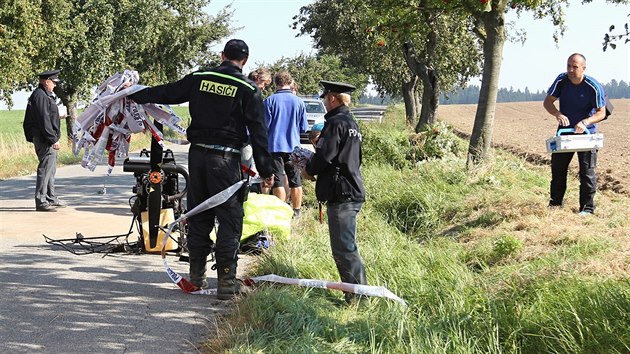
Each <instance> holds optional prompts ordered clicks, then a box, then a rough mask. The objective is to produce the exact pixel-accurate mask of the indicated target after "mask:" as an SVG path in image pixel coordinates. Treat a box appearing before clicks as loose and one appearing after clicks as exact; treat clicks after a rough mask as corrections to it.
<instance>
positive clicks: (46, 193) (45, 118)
mask: <svg viewBox="0 0 630 354" xmlns="http://www.w3.org/2000/svg"><path fill="white" fill-rule="evenodd" d="M58 82H59V70H49V71H45V72H43V73H41V74H39V86H37V88H36V89H35V91H33V93H32V94H31V96H30V97H29V98H28V104H27V106H26V113H25V115H24V124H23V127H24V135H25V137H26V141H29V142H32V143H33V144H34V145H35V153H36V154H37V158H38V159H39V165H37V182H36V187H35V210H37V211H55V210H56V208H63V207H65V206H66V204H65V203H63V202H62V201H60V200H59V198H57V196H56V195H55V173H56V172H57V153H58V151H59V148H60V147H61V145H60V144H59V138H60V137H61V130H60V117H59V109H58V108H57V102H56V100H57V97H56V96H55V94H54V93H53V89H54V88H55V86H56V85H57V83H58Z"/></svg>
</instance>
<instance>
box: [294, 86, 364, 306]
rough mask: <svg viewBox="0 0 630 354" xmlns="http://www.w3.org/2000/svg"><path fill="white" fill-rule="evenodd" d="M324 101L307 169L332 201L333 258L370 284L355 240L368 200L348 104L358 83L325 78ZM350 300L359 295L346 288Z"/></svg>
mask: <svg viewBox="0 0 630 354" xmlns="http://www.w3.org/2000/svg"><path fill="white" fill-rule="evenodd" d="M320 83H321V84H322V85H323V86H324V93H323V94H322V95H321V96H320V98H323V99H324V106H326V110H327V111H328V113H326V115H325V116H324V118H325V119H326V122H325V123H324V128H323V130H322V132H321V135H320V136H319V140H318V141H317V145H316V147H315V155H314V156H313V158H312V159H311V160H310V161H309V162H308V163H307V164H306V168H305V170H304V171H303V175H304V176H305V177H306V178H307V179H313V177H312V176H315V175H317V176H318V177H317V183H316V185H315V193H316V195H317V200H318V201H320V203H323V202H327V203H328V208H327V215H328V231H329V234H330V245H331V248H332V254H333V258H334V260H335V263H336V264H337V269H338V270H339V275H340V277H341V281H343V282H345V283H352V284H367V279H366V276H365V266H364V265H363V260H362V259H361V256H360V255H359V249H358V247H357V243H356V230H357V214H358V213H359V211H360V210H361V206H362V205H363V202H364V201H365V188H364V187H363V179H362V178H361V133H360V132H359V126H358V125H357V123H356V122H355V120H354V118H353V116H352V114H351V113H350V109H349V108H348V105H349V104H350V95H349V94H348V93H350V92H352V91H354V89H355V87H354V86H352V85H348V84H345V83H340V82H331V81H321V82H320ZM345 299H346V301H347V302H348V303H351V302H353V301H354V300H355V299H356V295H354V294H350V293H346V294H345Z"/></svg>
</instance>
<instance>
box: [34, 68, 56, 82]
mask: <svg viewBox="0 0 630 354" xmlns="http://www.w3.org/2000/svg"><path fill="white" fill-rule="evenodd" d="M60 71H61V70H58V69H55V70H48V71H44V72H43V73H40V74H39V75H37V76H39V78H40V79H41V80H50V81H54V82H59V72H60Z"/></svg>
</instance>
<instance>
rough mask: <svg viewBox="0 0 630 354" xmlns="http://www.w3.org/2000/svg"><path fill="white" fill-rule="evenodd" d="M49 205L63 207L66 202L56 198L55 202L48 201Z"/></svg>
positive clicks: (65, 205)
mask: <svg viewBox="0 0 630 354" xmlns="http://www.w3.org/2000/svg"><path fill="white" fill-rule="evenodd" d="M49 205H51V206H54V207H56V208H65V207H67V206H68V204H66V203H64V202H62V201H61V200H57V201H56V202H50V203H49Z"/></svg>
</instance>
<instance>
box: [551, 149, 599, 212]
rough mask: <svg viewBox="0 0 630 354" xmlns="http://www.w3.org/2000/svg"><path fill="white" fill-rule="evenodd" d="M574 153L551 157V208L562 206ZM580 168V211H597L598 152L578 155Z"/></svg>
mask: <svg viewBox="0 0 630 354" xmlns="http://www.w3.org/2000/svg"><path fill="white" fill-rule="evenodd" d="M573 155H574V153H573V152H562V153H555V154H552V155H551V199H550V200H549V205H550V206H560V205H562V203H563V200H564V194H565V192H566V190H567V173H568V170H569V164H570V163H571V160H572V159H573ZM577 156H578V162H579V167H580V172H579V176H580V211H586V212H589V213H593V212H594V211H595V191H596V190H597V174H596V173H595V167H597V150H592V151H579V152H578V153H577Z"/></svg>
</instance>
